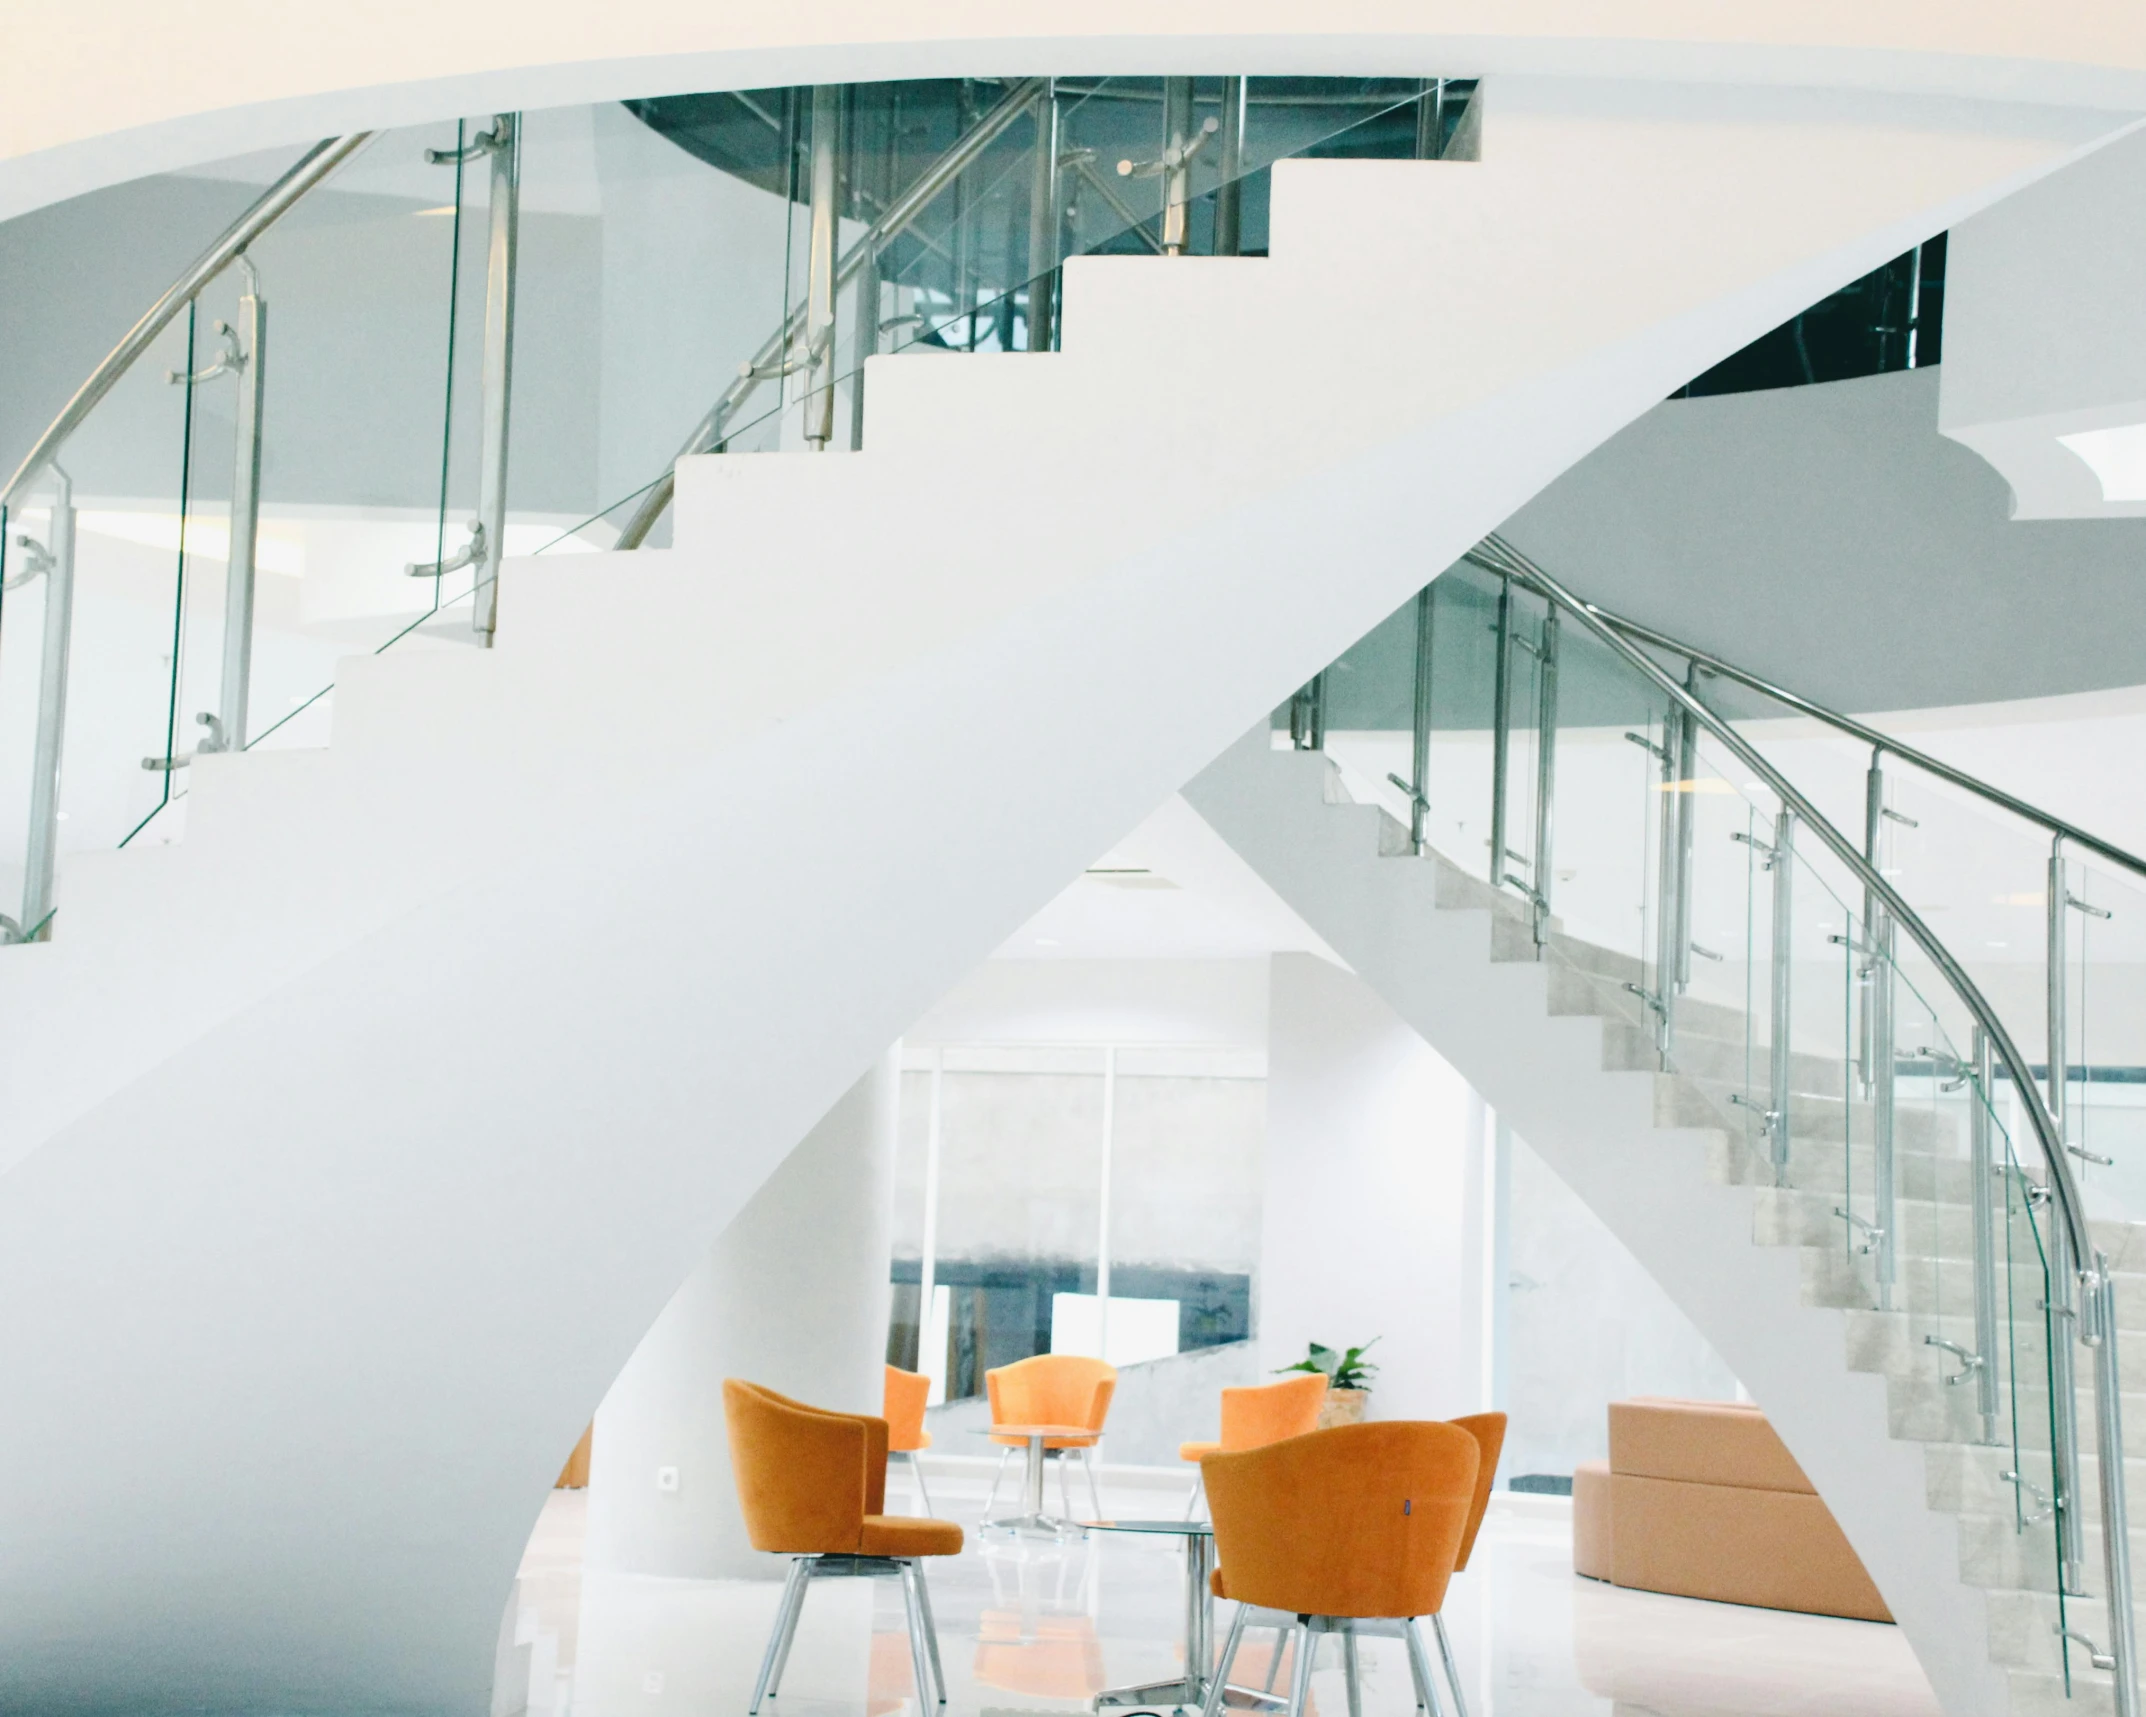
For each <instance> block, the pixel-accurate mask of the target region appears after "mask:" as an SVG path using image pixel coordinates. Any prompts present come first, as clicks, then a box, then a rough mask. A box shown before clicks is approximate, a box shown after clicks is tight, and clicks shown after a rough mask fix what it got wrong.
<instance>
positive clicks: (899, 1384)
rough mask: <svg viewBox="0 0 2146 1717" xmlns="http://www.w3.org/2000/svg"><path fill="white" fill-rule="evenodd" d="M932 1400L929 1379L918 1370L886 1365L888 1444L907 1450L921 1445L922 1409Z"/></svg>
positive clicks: (882, 1409) (885, 1407)
mask: <svg viewBox="0 0 2146 1717" xmlns="http://www.w3.org/2000/svg"><path fill="white" fill-rule="evenodd" d="M930 1401H931V1379H930V1378H929V1377H927V1376H925V1375H924V1374H923V1373H922V1372H920V1371H904V1370H903V1369H902V1368H901V1367H900V1366H898V1365H890V1366H888V1367H887V1388H886V1398H885V1405H884V1406H882V1407H881V1409H880V1411H881V1412H883V1413H884V1414H885V1415H886V1416H887V1447H888V1448H890V1449H892V1450H893V1451H894V1452H895V1453H896V1454H907V1453H910V1452H911V1451H913V1450H916V1449H921V1448H923V1447H924V1409H925V1407H926V1406H927V1405H929V1404H930Z"/></svg>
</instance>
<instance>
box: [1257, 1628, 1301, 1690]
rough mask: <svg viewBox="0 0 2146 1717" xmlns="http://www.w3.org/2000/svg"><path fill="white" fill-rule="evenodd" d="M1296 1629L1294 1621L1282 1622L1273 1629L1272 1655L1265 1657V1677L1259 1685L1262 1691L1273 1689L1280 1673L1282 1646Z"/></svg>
mask: <svg viewBox="0 0 2146 1717" xmlns="http://www.w3.org/2000/svg"><path fill="white" fill-rule="evenodd" d="M1295 1631H1296V1624H1295V1623H1294V1622H1283V1623H1281V1624H1280V1625H1279V1626H1278V1627H1276V1628H1275V1630H1274V1655H1273V1656H1272V1657H1270V1658H1268V1659H1267V1679H1266V1681H1265V1683H1264V1684H1263V1685H1262V1686H1261V1687H1260V1692H1262V1693H1272V1692H1273V1691H1274V1683H1275V1679H1276V1678H1277V1677H1278V1676H1279V1675H1280V1674H1281V1673H1282V1647H1283V1646H1285V1645H1287V1644H1288V1643H1289V1641H1290V1637H1291V1636H1292V1635H1293V1634H1294V1633H1295Z"/></svg>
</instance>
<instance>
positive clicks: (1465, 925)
mask: <svg viewBox="0 0 2146 1717" xmlns="http://www.w3.org/2000/svg"><path fill="white" fill-rule="evenodd" d="M1332 769H1333V765H1332V764H1331V763H1330V762H1329V761H1328V759H1326V758H1325V757H1324V756H1323V755H1320V754H1318V753H1311V752H1276V751H1274V750H1272V749H1271V738H1270V736H1269V735H1268V733H1267V732H1266V731H1265V730H1264V729H1261V730H1259V731H1257V732H1255V733H1253V734H1252V735H1250V736H1248V737H1247V738H1246V739H1245V740H1244V741H1242V742H1241V743H1240V744H1238V745H1237V746H1235V747H1233V748H1232V749H1231V750H1230V751H1229V752H1228V753H1227V754H1225V755H1224V756H1223V757H1222V758H1221V759H1220V760H1219V761H1217V762H1216V763H1215V764H1214V765H1212V766H1211V767H1210V768H1209V769H1208V770H1206V771H1205V772H1204V773H1203V774H1201V775H1200V776H1199V777H1198V778H1196V779H1195V780H1194V781H1193V782H1192V783H1190V784H1189V785H1188V786H1187V787H1186V788H1185V789H1184V796H1185V798H1186V800H1187V801H1188V802H1189V803H1190V804H1191V805H1192V807H1193V808H1194V809H1195V810H1196V811H1198V812H1199V813H1200V815H1201V816H1202V817H1204V818H1205V819H1206V820H1207V821H1208V823H1209V824H1210V825H1211V826H1212V827H1213V828H1214V829H1215V830H1216V832H1217V833H1219V834H1220V835H1221V836H1222V837H1223V839H1225V840H1226V841H1228V842H1229V843H1230V845H1231V846H1232V847H1233V848H1234V849H1235V850H1236V851H1237V852H1238V854H1239V855H1240V856H1242V857H1243V858H1244V859H1245V860H1246V862H1247V863H1249V864H1250V865H1251V866H1252V868H1253V869H1254V870H1256V871H1257V872H1258V873H1259V874H1260V875H1261V876H1262V877H1263V878H1264V879H1265V880H1266V882H1267V883H1268V885H1269V886H1271V887H1272V888H1273V889H1274V890H1275V892H1276V893H1277V894H1279V895H1280V896H1281V897H1282V899H1283V900H1284V901H1285V902H1287V903H1288V905H1289V906H1290V907H1291V908H1292V909H1293V910H1294V911H1295V912H1296V913H1297V914H1298V915H1299V916H1300V917H1302V918H1303V919H1304V920H1305V922H1306V923H1307V924H1309V925H1310V926H1311V927H1312V929H1313V930H1314V931H1316V932H1317V933H1318V934H1319V935H1320V936H1321V937H1323V938H1324V939H1325V940H1326V942H1327V943H1328V945H1329V946H1331V947H1332V948H1333V949H1334V950H1335V952H1336V953H1337V954H1339V955H1340V956H1341V957H1342V958H1343V959H1345V960H1347V961H1348V962H1349V963H1350V965H1351V966H1352V967H1353V968H1354V969H1355V971H1356V972H1357V974H1358V976H1360V977H1361V978H1362V979H1363V980H1364V982H1365V983H1367V984H1369V985H1370V986H1371V987H1372V989H1374V990H1375V991H1377V992H1378V993H1379V995H1380V996H1382V997H1383V998H1384V999H1385V1001H1386V1002H1387V1004H1388V1005H1389V1006H1390V1007H1392V1008H1393V1009H1394V1011H1395V1012H1396V1013H1398V1014H1399V1015H1400V1016H1401V1018H1403V1019H1404V1020H1406V1021H1407V1022H1408V1023H1409V1024H1410V1025H1411V1026H1413V1027H1414V1028H1415V1029H1416V1030H1417V1031H1418V1032H1420V1033H1421V1034H1422V1036H1423V1038H1424V1040H1425V1041H1426V1042H1428V1043H1429V1044H1430V1045H1431V1046H1432V1047H1433V1048H1435V1049H1436V1050H1437V1051H1438V1052H1439V1053H1440V1054H1441V1055H1443V1056H1444V1057H1445V1058H1446V1059H1447V1060H1449V1061H1450V1062H1452V1064H1453V1065H1454V1066H1455V1067H1456V1068H1457V1069H1458V1070H1459V1071H1460V1072H1461V1074H1462V1075H1463V1076H1464V1077H1465V1078H1467V1079H1468V1081H1469V1082H1470V1083H1471V1084H1472V1085H1474V1086H1475V1088H1476V1089H1477V1090H1479V1091H1480V1092H1482V1093H1483V1095H1484V1097H1485V1098H1486V1099H1487V1100H1488V1101H1489V1102H1490V1103H1491V1104H1492V1106H1493V1107H1495V1108H1496V1109H1497V1111H1498V1113H1499V1114H1500V1115H1501V1116H1502V1117H1503V1118H1505V1119H1506V1120H1507V1121H1509V1122H1510V1123H1511V1124H1512V1126H1513V1128H1514V1130H1515V1132H1517V1133H1518V1134H1519V1135H1520V1136H1521V1137H1522V1138H1524V1139H1526V1140H1527V1142H1528V1145H1529V1147H1530V1148H1531V1149H1533V1150H1535V1151H1536V1152H1537V1153H1538V1154H1539V1155H1541V1156H1542V1157H1543V1158H1544V1159H1545V1160H1546V1161H1547V1162H1548V1163H1549V1164H1550V1165H1551V1167H1552V1168H1554V1169H1555V1170H1556V1171H1557V1173H1558V1174H1559V1175H1560V1176H1561V1177H1562V1178H1563V1179H1564V1180H1565V1182H1566V1183H1567V1184H1568V1185H1569V1186H1570V1187H1571V1188H1572V1190H1573V1191H1574V1192H1575V1193H1577V1194H1578V1195H1579V1196H1580V1197H1581V1198H1582V1199H1584V1200H1585V1201H1586V1203H1587V1204H1588V1206H1589V1207H1590V1208H1591V1209H1592V1210H1593V1211H1594V1212H1595V1213H1596V1214H1597V1215H1598V1216H1600V1217H1601V1218H1602V1220H1603V1222H1604V1223H1605V1224H1607V1225H1608V1227H1609V1228H1610V1230H1611V1231H1612V1232H1613V1233H1614V1234H1616V1236H1617V1237H1618V1239H1619V1240H1621V1241H1622V1242H1623V1243H1624V1244H1625V1245H1626V1246H1627V1247H1628V1248H1630V1250H1631V1251H1632V1253H1633V1255H1634V1256H1635V1257H1636V1258H1638V1260H1639V1261H1640V1263H1641V1264H1642V1265H1643V1266H1644V1267H1645V1268H1646V1269H1647V1271H1648V1272H1649V1273H1650V1274H1651V1275H1652V1276H1653V1277H1654V1278H1655V1279H1656V1281H1658V1282H1659V1283H1660V1284H1661V1285H1662V1287H1663V1289H1664V1290H1665V1291H1666V1292H1667V1293H1668V1294H1669V1296H1670V1297H1671V1298H1672V1299H1673V1300H1675V1301H1676V1303H1677V1305H1678V1306H1679V1307H1680V1308H1681V1309H1682V1310H1683V1311H1684V1313H1685V1314H1686V1315H1687V1316H1688V1317H1690V1318H1691V1320H1692V1321H1693V1323H1694V1324H1696V1325H1697V1326H1698V1328H1699V1329H1700V1331H1701V1332H1702V1333H1703V1334H1704V1335H1705V1336H1706V1338H1707V1339H1708V1340H1709V1341H1710V1342H1712V1343H1713V1345H1714V1347H1715V1349H1716V1350H1717V1351H1718V1352H1719V1353H1720V1354H1721V1355H1722V1357H1723V1359H1724V1360H1726V1361H1727V1362H1728V1364H1729V1365H1730V1367H1731V1368H1732V1369H1733V1370H1734V1371H1735V1372H1736V1374H1737V1375H1738V1376H1739V1377H1740V1378H1741V1379H1742V1380H1743V1381H1744V1383H1745V1385H1746V1387H1747V1388H1749V1389H1750V1390H1751V1392H1752V1394H1753V1396H1754V1397H1755V1398H1756V1399H1757V1400H1758V1401H1759V1402H1760V1403H1761V1404H1762V1405H1763V1406H1764V1407H1765V1409H1766V1412H1767V1416H1768V1418H1769V1419H1770V1420H1771V1421H1772V1422H1773V1424H1774V1425H1775V1427H1776V1428H1777V1429H1778V1430H1779V1431H1780V1433H1781V1436H1782V1439H1783V1440H1784V1441H1785V1442H1786V1443H1787V1444H1788V1446H1789V1448H1790V1449H1791V1451H1792V1452H1793V1453H1794V1454H1795V1456H1796V1459H1797V1460H1798V1461H1799V1462H1801V1463H1802V1465H1803V1468H1804V1470H1805V1471H1806V1472H1807V1473H1808V1474H1809V1475H1810V1477H1811V1481H1812V1482H1813V1483H1814V1484H1815V1485H1816V1486H1817V1487H1818V1489H1819V1491H1820V1492H1821V1494H1823V1495H1824V1497H1825V1499H1826V1502H1827V1504H1828V1506H1829V1507H1831V1509H1832V1510H1833V1512H1834V1514H1835V1516H1836V1517H1837V1518H1838V1519H1839V1521H1840V1523H1841V1527H1842V1529H1843V1530H1844V1531H1845V1532H1846V1533H1847V1535H1848V1538H1849V1541H1850V1542H1851V1543H1852V1544H1853V1545H1854V1546H1855V1548H1856V1552H1857V1554H1858V1555H1860V1556H1861V1557H1862V1558H1863V1561H1864V1564H1865V1565H1866V1566H1867V1567H1868V1568H1869V1570H1870V1573H1871V1577H1872V1578H1873V1579H1874V1580H1875V1581H1876V1582H1877V1584H1878V1588H1879V1590H1880V1591H1881V1592H1883V1594H1884V1595H1885V1601H1886V1603H1887V1605H1888V1606H1889V1607H1890V1608H1891V1609H1892V1611H1893V1614H1894V1617H1895V1619H1896V1620H1897V1621H1898V1622H1899V1624H1900V1626H1901V1629H1902V1631H1903V1632H1904V1633H1905V1634H1906V1635H1907V1638H1908V1640H1909V1642H1910V1644H1911V1645H1912V1646H1913V1647H1914V1649H1915V1653H1916V1656H1917V1658H1918V1659H1919V1660H1920V1661H1921V1663H1922V1665H1923V1668H1924V1670H1925V1672H1926V1673H1927V1674H1928V1675H1929V1677H1930V1681H1931V1685H1932V1686H1933V1688H1934V1689H1935V1690H1936V1692H1937V1695H1938V1699H1939V1701H1940V1703H1941V1704H1942V1706H1943V1708H1944V1710H1945V1711H1946V1713H1947V1717H2002V1714H2003V1713H2005V1712H2006V1711H2007V1709H2008V1690H2007V1685H2006V1681H2005V1678H2004V1676H2003V1675H2002V1674H2001V1672H1999V1671H1998V1670H1997V1669H1996V1668H1995V1667H1994V1666H1993V1665H1992V1664H1991V1661H1990V1650H1989V1638H1988V1626H1989V1617H1988V1609H1987V1600H1986V1597H1985V1595H1984V1593H1983V1592H1982V1591H1981V1590H1979V1589H1977V1588H1974V1587H1971V1586H1969V1585H1967V1584H1966V1583H1965V1582H1964V1581H1963V1580H1962V1579H1961V1577H1960V1569H1961V1547H1960V1533H1959V1524H1958V1522H1957V1520H1956V1519H1955V1518H1954V1517H1953V1516H1951V1515H1950V1514H1947V1513H1944V1512H1941V1511H1939V1510H1936V1509H1933V1508H1932V1507H1931V1506H1930V1504H1929V1500H1928V1480H1927V1478H1926V1475H1925V1469H1924V1458H1923V1453H1922V1449H1921V1447H1920V1445H1917V1444H1910V1443H1906V1442H1902V1441H1896V1440H1895V1439H1894V1438H1893V1437H1892V1435H1891V1429H1890V1409H1889V1404H1888V1397H1887V1385H1886V1380H1885V1379H1884V1377H1883V1376H1881V1375H1878V1374H1876V1373H1874V1372H1871V1371H1867V1370H1854V1369H1851V1368H1850V1365H1849V1317H1850V1314H1849V1313H1848V1312H1846V1311H1844V1310H1841V1309H1838V1308H1832V1307H1821V1306H1813V1305H1809V1304H1806V1303H1805V1301H1804V1297H1803V1280H1802V1254H1801V1251H1800V1249H1798V1248H1796V1247H1792V1246H1769V1245H1764V1244H1761V1243H1760V1242H1758V1241H1757V1240H1756V1239H1755V1238H1754V1226H1755V1219H1756V1217H1757V1215H1758V1211H1759V1204H1760V1198H1761V1192H1760V1189H1758V1188H1756V1187H1754V1186H1750V1185H1736V1184H1727V1183H1725V1182H1724V1181H1722V1180H1721V1179H1720V1178H1718V1177H1717V1174H1716V1172H1715V1169H1714V1164H1715V1162H1716V1161H1717V1160H1718V1159H1719V1158H1720V1157H1721V1156H1722V1154H1723V1153H1724V1150H1725V1148H1726V1145H1727V1140H1726V1136H1725V1135H1724V1134H1721V1133H1718V1132H1712V1131H1708V1130H1705V1129H1694V1128H1689V1127H1673V1126H1661V1125H1658V1124H1657V1123H1656V1119H1655V1117H1656V1102H1657V1085H1658V1082H1661V1081H1664V1080H1665V1079H1666V1078H1667V1076H1664V1075H1659V1074H1655V1073H1649V1072H1628V1071H1605V1069H1604V1067H1603V1057H1602V1047H1603V1046H1602V1037H1603V1031H1602V1021H1601V1020H1600V1019H1599V1018H1598V1017H1596V1016H1593V1015H1553V1014H1552V1013H1551V1012H1550V996H1549V968H1547V967H1546V966H1544V965H1541V964H1539V963H1536V962H1533V961H1527V960H1496V959H1493V957H1492V955H1493V949H1492V914H1491V912H1490V911H1489V910H1487V909H1484V908H1450V907H1448V908H1440V907H1438V906H1437V904H1436V901H1435V891H1436V883H1437V866H1435V865H1434V864H1432V863H1426V862H1424V861H1421V860H1416V859H1412V858H1409V857H1406V856H1382V855H1381V852H1380V846H1381V841H1380V830H1381V824H1382V823H1383V822H1389V821H1390V819H1387V818H1385V816H1384V813H1382V812H1381V811H1379V810H1378V809H1377V808H1375V807H1371V806H1361V805H1353V804H1347V803H1340V804H1336V803H1333V802H1332V801H1331V800H1330V797H1329V779H1330V775H1331V772H1332Z"/></svg>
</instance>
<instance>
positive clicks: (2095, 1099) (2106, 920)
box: [2044, 848, 2146, 1222]
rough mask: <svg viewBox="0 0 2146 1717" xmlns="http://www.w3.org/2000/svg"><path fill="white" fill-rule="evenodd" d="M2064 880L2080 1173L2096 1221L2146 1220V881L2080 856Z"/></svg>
mask: <svg viewBox="0 0 2146 1717" xmlns="http://www.w3.org/2000/svg"><path fill="white" fill-rule="evenodd" d="M2063 875H2064V893H2065V896H2066V900H2067V902H2068V904H2067V905H2066V908H2065V910H2064V912H2063V914H2062V921H2063V942H2064V946H2063V977H2064V985H2063V989H2064V1019H2063V1026H2064V1054H2063V1062H2064V1068H2065V1078H2064V1128H2065V1138H2066V1140H2067V1142H2068V1143H2069V1145H2070V1147H2071V1149H2072V1151H2073V1152H2074V1155H2073V1159H2072V1164H2073V1173H2074V1174H2075V1175H2076V1176H2077V1177H2078V1180H2079V1182H2080V1186H2081V1189H2082V1191H2083V1192H2084V1194H2085V1196H2086V1201H2087V1208H2088V1210H2089V1211H2091V1212H2092V1213H2093V1214H2094V1215H2095V1216H2097V1217H2104V1218H2108V1219H2112V1220H2116V1221H2123V1222H2138V1221H2146V880H2142V879H2141V878H2140V877H2138V876H2137V875H2135V874H2134V873H2133V872H2131V871H2129V870H2126V869H2120V868H2118V867H2117V866H2116V865H2114V864H2113V863H2110V862H2108V861H2106V860H2103V859H2101V858H2099V857H2098V856H2094V855H2088V854H2083V853H2080V852H2079V851H2078V850H2077V849H2076V848H2075V849H2072V853H2071V856H2069V857H2067V858H2066V859H2065V860H2064V862H2063ZM2047 1059H2048V1058H2047V1057H2046V1055H2045V1057H2044V1060H2045V1063H2046V1061H2047ZM2044 1077H2045V1079H2046V1078H2047V1075H2045V1076H2044Z"/></svg>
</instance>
